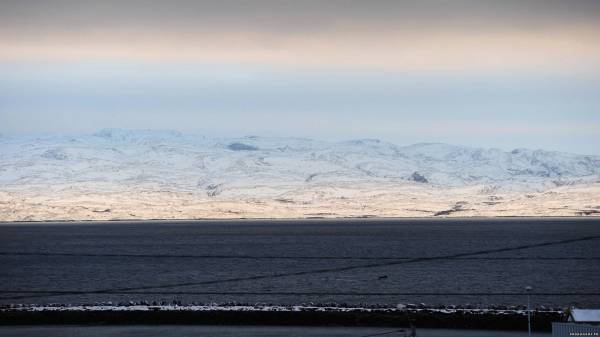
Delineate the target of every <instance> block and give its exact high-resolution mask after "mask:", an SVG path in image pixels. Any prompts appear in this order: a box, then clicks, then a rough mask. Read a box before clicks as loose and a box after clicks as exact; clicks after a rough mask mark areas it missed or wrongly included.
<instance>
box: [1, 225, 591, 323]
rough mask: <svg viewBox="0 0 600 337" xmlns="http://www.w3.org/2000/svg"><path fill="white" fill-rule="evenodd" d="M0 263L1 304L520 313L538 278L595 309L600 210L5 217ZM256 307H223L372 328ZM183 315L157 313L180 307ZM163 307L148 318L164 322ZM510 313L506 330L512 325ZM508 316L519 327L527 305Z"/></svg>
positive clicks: (545, 292) (544, 298)
mask: <svg viewBox="0 0 600 337" xmlns="http://www.w3.org/2000/svg"><path fill="white" fill-rule="evenodd" d="M0 268H1V269H0V284H1V285H2V286H1V287H2V289H0V304H1V305H3V306H4V308H8V307H9V306H11V307H14V306H15V305H16V304H38V305H41V304H49V303H57V304H61V305H62V304H73V305H75V304H104V305H119V304H129V305H130V304H132V303H133V304H139V303H142V304H148V305H161V304H162V305H165V304H171V303H174V302H175V303H178V304H183V305H185V304H193V303H205V304H206V303H213V302H214V303H219V304H225V305H234V304H248V305H257V304H258V305H267V304H274V305H301V304H304V305H316V306H319V305H328V306H342V307H344V306H358V307H374V306H388V307H395V306H396V305H397V304H402V305H407V304H409V306H410V304H417V305H419V306H421V307H426V308H430V307H431V308H432V307H438V308H439V307H450V308H455V307H456V308H474V307H481V308H496V309H508V310H519V309H523V308H524V305H525V304H526V301H527V292H526V291H525V290H524V288H525V286H532V287H533V290H532V291H531V292H530V293H529V294H530V296H531V303H532V307H537V308H539V309H541V310H546V309H549V308H554V309H557V310H559V309H562V308H566V307H568V306H578V307H600V287H599V286H598V285H600V219H597V218H552V219H536V218H503V219H389V220H382V219H351V220H347V219H345V220H319V219H315V220H288V221H271V220H236V221H183V222H174V221H160V222H108V223H10V224H0ZM421 303H422V304H421ZM401 307H402V306H401ZM176 314H177V313H175V314H172V315H176ZM259 314H260V313H229V314H224V315H223V314H220V315H221V316H219V317H229V322H231V317H234V319H233V321H237V322H239V324H250V323H252V322H255V323H256V322H258V321H260V320H263V321H264V320H266V321H269V320H271V319H274V320H276V321H281V320H282V319H283V320H284V321H285V320H290V322H289V324H291V325H294V324H305V323H307V324H308V323H309V322H308V321H313V324H310V325H314V322H317V324H320V323H318V321H319V320H323V321H324V322H329V321H331V322H335V320H336V319H341V320H347V321H344V322H339V324H342V325H370V323H368V322H367V321H368V320H364V317H366V316H362V317H361V318H348V317H352V316H348V315H346V316H344V317H345V318H336V317H335V315H334V316H324V315H325V314H322V313H321V314H319V316H318V317H316V316H310V315H309V314H307V313H305V314H299V313H279V314H277V313H269V314H268V315H266V314H264V313H263V314H262V316H261V317H263V318H261V319H259V318H257V317H254V316H252V315H259ZM11 315H13V316H11ZM14 315H17V316H18V315H33V313H31V312H26V311H22V312H17V311H14V310H8V311H7V310H4V311H3V312H1V313H0V317H1V318H2V320H3V323H4V324H10V322H11V320H13V322H16V321H18V320H19V318H18V317H17V316H14ZM35 315H38V316H35V317H37V318H35V320H37V321H38V322H40V323H51V322H55V323H60V322H61V319H59V318H57V317H53V316H52V315H57V314H56V313H48V312H42V313H35ZM58 315H60V317H67V318H68V317H71V318H72V319H71V321H70V322H71V323H77V322H81V323H91V321H89V317H93V316H90V314H89V313H88V315H87V316H85V317H84V318H76V317H78V316H77V315H82V314H81V313H68V314H67V313H64V312H63V313H59V314H58ZM99 315H105V316H102V317H101V318H98V317H99V316H96V318H94V319H100V320H101V321H102V322H108V323H110V322H113V323H119V324H121V323H125V322H123V321H122V320H123V319H124V318H123V317H127V319H126V320H130V321H135V320H137V319H138V318H136V315H142V316H143V315H146V316H145V317H150V316H147V315H160V317H170V316H169V315H171V314H169V313H164V312H158V313H147V312H146V313H142V314H140V313H137V314H136V313H135V312H128V313H123V312H119V313H113V314H111V313H110V312H108V313H107V312H105V313H101V314H99ZM111 315H114V317H116V318H114V317H113V316H111ZM178 315H179V316H176V317H180V318H173V317H175V316H172V317H171V319H165V320H164V322H163V323H178V322H177V320H178V319H181V320H183V321H185V320H187V319H188V318H189V317H188V318H185V317H184V316H185V315H186V314H182V313H178ZM182 315H183V316H182ZM194 315H195V316H193V318H189V319H190V320H193V321H195V322H196V323H198V322H199V323H211V322H214V320H215V319H217V318H215V317H214V316H210V315H215V314H214V313H200V314H199V313H194ZM203 315H204V316H203ZM228 315H229V316H228ZM244 315H245V316H244ZM269 315H270V316H269ZM277 315H284V316H285V315H290V316H289V318H286V317H287V316H285V317H284V316H281V317H279V316H278V317H276V316H277ZM302 315H305V316H302ZM327 315H332V314H331V313H329V314H327ZM32 317H33V316H29V318H31V319H33V318H32ZM44 317H53V318H52V319H47V318H44ZM74 317H75V318H74ZM139 317H141V316H139ZM160 317H158V316H157V317H154V316H153V317H152V318H151V319H150V321H152V322H160V321H161V318H160ZM181 317H183V318H181ZM203 317H204V318H203ZM206 317H209V318H206ZM306 317H309V318H306ZM424 317H425V316H424ZM436 317H437V318H433V317H429V318H426V319H424V320H423V321H422V323H420V324H421V326H427V323H425V322H427V321H429V322H432V321H436V320H439V319H440V318H439V317H441V316H439V315H438V316H436ZM540 317H541V316H538V318H536V322H537V321H538V320H541V318H540ZM507 318H508V316H504V320H503V321H504V322H505V324H504V328H505V329H510V327H511V324H512V323H510V321H511V320H510V319H507ZM65 319H66V318H65ZM173 319H174V320H175V321H173ZM384 319H385V318H384ZM415 319H422V318H415ZM490 319H492V318H490ZM549 319H554V318H549ZM68 320H69V319H67V321H68ZM86 320H87V321H86ZM115 320H116V321H115ZM294 320H296V321H294ZM357 320H358V321H360V322H361V323H360V324H356V321H357ZM371 320H372V321H373V318H372V317H371ZM452 321H456V318H454V319H452ZM517 321H518V322H520V323H518V324H519V325H518V328H519V329H521V328H522V324H523V320H522V314H521V316H520V317H519V319H518V320H517ZM482 322H485V320H483V321H482ZM525 322H526V321H525ZM138 323H148V321H147V319H146V318H144V319H141V320H140V321H139V322H138ZM186 323H190V322H186ZM223 323H224V324H225V323H226V322H223ZM488 323H489V322H487V323H486V324H488ZM546 323H547V322H545V321H544V323H539V324H542V325H543V326H540V328H541V329H547V328H548V325H547V324H546ZM227 324H231V323H227ZM268 324H271V323H268ZM286 324H288V323H286ZM489 324H491V323H489ZM536 324H538V323H536ZM382 325H388V324H382ZM429 326H431V325H429ZM434 326H435V327H440V325H434ZM441 326H444V327H449V325H441ZM463 326H464V325H463ZM488 326H489V325H488ZM464 327H470V328H479V327H480V326H477V325H472V324H471V326H464Z"/></svg>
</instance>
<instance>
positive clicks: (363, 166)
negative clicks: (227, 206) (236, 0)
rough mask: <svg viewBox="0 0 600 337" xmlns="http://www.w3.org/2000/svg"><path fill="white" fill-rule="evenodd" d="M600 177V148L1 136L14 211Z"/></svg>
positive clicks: (0, 154) (539, 185)
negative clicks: (115, 198) (599, 152)
mask: <svg viewBox="0 0 600 337" xmlns="http://www.w3.org/2000/svg"><path fill="white" fill-rule="evenodd" d="M599 181H600V156H588V155H577V154H569V153H560V152H548V151H542V150H527V149H516V150H513V151H510V152H506V151H502V150H498V149H482V148H471V147H464V146H455V145H447V144H437V143H422V144H415V145H410V146H397V145H394V144H390V143H386V142H382V141H379V140H376V139H361V140H352V141H346V142H335V143H334V142H322V141H316V140H311V139H305V138H264V137H257V136H247V137H242V138H207V137H203V136H197V135H186V134H181V133H178V132H172V131H164V132H163V131H137V130H136V131H132V130H118V129H117V130H115V129H109V130H102V131H100V132H98V133H96V134H93V135H79V136H72V135H37V136H19V137H7V136H4V137H0V192H1V191H4V193H5V194H4V199H3V200H4V203H6V204H11V205H13V206H11V207H13V208H11V209H12V211H15V212H20V210H19V209H18V208H19V206H18V205H16V204H14V203H15V202H16V201H15V198H18V197H21V198H25V199H27V198H30V197H31V196H37V197H40V196H43V195H46V197H47V198H50V199H51V200H55V201H57V200H61V198H62V199H63V200H64V198H66V195H73V194H74V193H76V194H77V195H78V198H84V199H85V197H83V196H86V195H88V196H90V199H92V196H93V198H98V196H99V195H101V194H102V196H103V198H106V197H107V196H109V195H111V193H113V194H115V193H117V194H118V193H163V194H173V193H179V194H182V193H183V194H187V195H190V196H192V197H190V198H189V200H204V201H206V200H219V201H226V200H235V201H236V202H240V201H241V202H248V201H251V200H276V201H279V202H288V203H292V202H304V204H306V203H307V202H309V203H310V202H315V198H317V199H318V198H326V197H327V196H328V195H329V196H332V197H333V196H335V197H336V198H347V199H353V198H356V194H357V193H358V194H362V192H365V193H366V191H370V192H369V193H376V192H377V191H380V192H381V193H384V191H388V192H385V193H396V192H398V191H409V190H411V189H412V190H415V191H420V192H415V193H414V195H419V193H421V192H422V191H431V190H448V189H463V190H465V189H473V191H475V192H469V193H476V194H494V193H495V194H498V193H500V192H503V193H513V192H519V193H529V192H536V193H543V192H545V191H547V190H549V189H552V188H557V187H559V186H564V185H569V186H579V187H581V186H588V185H594V184H595V183H598V182H599ZM390 189H391V190H390ZM390 191H391V192H390ZM394 191H395V192H394ZM434 194H435V193H434ZM52 196H54V197H55V198H54V199H52ZM27 200H28V199H27ZM186 200H188V199H186ZM282 200H283V201H282ZM108 201H110V198H109V199H108ZM81 203H82V204H85V200H84V201H82V202H81ZM175 206H176V205H175ZM20 213H22V212H20Z"/></svg>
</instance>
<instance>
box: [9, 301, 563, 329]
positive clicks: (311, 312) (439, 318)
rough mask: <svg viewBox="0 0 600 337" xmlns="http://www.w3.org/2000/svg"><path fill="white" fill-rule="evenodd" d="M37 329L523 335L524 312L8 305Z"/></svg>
mask: <svg viewBox="0 0 600 337" xmlns="http://www.w3.org/2000/svg"><path fill="white" fill-rule="evenodd" d="M563 319H564V313H563V312H562V311H560V310H534V311H532V327H533V329H534V330H537V331H549V330H550V329H551V322H556V321H561V320H563ZM33 324H210V325H295V326H389V327H408V326H411V325H414V326H416V327H421V328H447V329H487V330H525V329H527V313H526V311H525V310H523V309H522V308H517V309H515V308H511V309H504V308H503V309H497V308H495V309H491V308H487V309H484V308H473V309H465V308H424V307H419V306H410V305H409V306H402V307H397V308H382V307H369V308H354V307H340V306H338V307H325V306H289V307H285V306H268V305H252V306H250V305H214V304H213V305H177V304H175V305H172V304H169V305H151V304H150V305H146V304H145V303H142V304H135V303H131V304H127V305H124V306H119V305H114V306H113V305H92V306H64V305H61V306H26V307H23V306H5V307H3V308H2V309H0V325H33Z"/></svg>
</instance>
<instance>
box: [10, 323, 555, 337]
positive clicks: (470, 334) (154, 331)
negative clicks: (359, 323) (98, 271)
mask: <svg viewBox="0 0 600 337" xmlns="http://www.w3.org/2000/svg"><path fill="white" fill-rule="evenodd" d="M399 330H404V331H399ZM405 331H406V332H409V331H410V330H408V329H390V328H355V327H351V328H349V327H290V326H285V327H281V326H268V327H264V326H210V325H209V326H199V325H196V326H189V325H188V326H186V325H177V326H173V325H162V326H144V325H139V326H110V325H109V326H77V325H75V326H60V325H58V326H34V327H26V326H11V327H0V336H1V337H39V336H45V337H81V336H86V337H105V336H113V337H130V336H162V337H170V336H177V337H188V336H189V337H191V336H193V337H208V336H210V337H214V336H219V337H239V336H244V337H281V336H286V337H316V336H319V337H366V336H389V337H394V336H405V334H404V332H405ZM417 335H418V336H419V337H523V336H527V332H523V331H490V330H471V331H466V330H442V329H418V330H417ZM535 336H536V337H540V336H550V334H548V333H540V332H536V334H535Z"/></svg>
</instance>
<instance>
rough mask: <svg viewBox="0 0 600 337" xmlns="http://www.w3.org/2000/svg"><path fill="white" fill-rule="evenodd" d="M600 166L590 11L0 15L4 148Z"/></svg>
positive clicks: (174, 10)
mask: <svg viewBox="0 0 600 337" xmlns="http://www.w3.org/2000/svg"><path fill="white" fill-rule="evenodd" d="M102 128H129V129H161V130H164V129H173V130H178V131H183V132H190V133H203V134H207V135H211V136H243V135H249V134H252V135H264V136H299V137H310V138H316V139H323V140H347V139H357V138H379V139H382V140H385V141H390V142H393V143H397V144H400V145H404V144H411V143H417V142H445V143H452V144H462V145H468V146H478V147H498V148H502V149H506V150H510V149H512V148H522V147H527V148H542V149H548V150H558V151H568V152H575V153H584V154H599V155H600V146H598V144H600V1H595V0H590V1H583V0H566V1H554V0H543V1H538V0H519V1H513V0H505V1H486V0H472V1H467V0H453V1H450V0H447V1H442V0H438V1H433V0H421V1H402V0H395V1H377V0H375V1H352V0H346V1H341V0H322V1H311V0H304V1H287V0H278V1H260V0H256V1H228V0H222V1H177V0H171V1H166V0H165V1H156V0H147V1H142V0H130V1H127V0H119V1H115V0H104V1H89V0H78V1H74V0H69V1H66V0H46V1H39V0H38V1H34V0H15V1H13V0H0V133H1V134H7V135H12V134H21V133H37V132H58V133H89V132H95V131H97V130H99V129H102Z"/></svg>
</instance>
